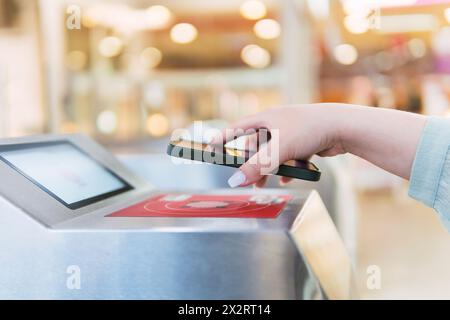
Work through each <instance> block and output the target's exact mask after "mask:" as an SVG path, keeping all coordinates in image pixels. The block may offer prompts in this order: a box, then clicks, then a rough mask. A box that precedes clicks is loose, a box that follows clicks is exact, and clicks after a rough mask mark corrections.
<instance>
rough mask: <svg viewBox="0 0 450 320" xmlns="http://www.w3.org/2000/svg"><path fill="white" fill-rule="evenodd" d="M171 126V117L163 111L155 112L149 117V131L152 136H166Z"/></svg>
mask: <svg viewBox="0 0 450 320" xmlns="http://www.w3.org/2000/svg"><path fill="white" fill-rule="evenodd" d="M169 127H170V125H169V119H167V117H166V116H165V115H164V114H162V113H154V114H152V115H151V116H149V117H148V118H147V132H148V133H149V134H151V135H152V136H155V137H161V136H164V135H165V134H167V133H168V132H169Z"/></svg>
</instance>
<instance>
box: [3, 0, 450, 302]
mask: <svg viewBox="0 0 450 320" xmlns="http://www.w3.org/2000/svg"><path fill="white" fill-rule="evenodd" d="M311 102H347V103H356V104H362V105H367V106H370V107H375V108H377V107H383V108H396V109H400V110H406V111H411V112H417V113H423V114H428V115H439V116H450V1H445V0H308V1H307V0H283V1H274V0H228V1H219V0H210V1H200V0H184V1H181V0H166V1H151V0H132V1H120V0H115V1H112V0H110V1H101V0H95V1H92V0H91V1H88V0H70V1H65V0H0V136H2V137H12V136H22V135H29V134H43V133H75V132H79V133H84V134H87V135H89V136H91V137H93V138H94V139H96V140H97V141H99V142H101V143H102V144H104V145H105V146H106V147H107V148H109V149H110V150H111V151H112V152H114V153H115V154H117V155H118V156H119V157H120V159H121V160H123V161H124V163H125V164H127V165H128V166H129V167H130V168H131V169H132V170H135V171H136V172H137V173H138V174H140V175H141V176H143V177H145V178H147V179H148V180H149V181H150V182H151V183H153V184H154V185H155V186H156V187H158V188H161V189H177V188H185V189H202V188H219V187H226V186H227V185H226V180H227V178H228V176H229V175H230V174H231V173H232V172H233V170H230V169H227V168H216V167H213V166H208V165H202V166H198V165H197V166H192V165H191V166H185V167H183V166H177V167H175V166H173V164H171V162H170V161H169V160H168V158H167V157H166V156H165V155H164V152H165V146H166V144H167V141H168V138H169V136H170V134H171V132H172V131H173V130H174V129H177V128H182V127H189V126H191V125H192V123H193V121H197V120H203V121H205V125H206V126H208V125H210V126H213V127H221V126H224V125H225V124H226V123H227V122H229V121H233V120H236V119H238V118H240V117H243V116H246V115H249V114H253V113H256V112H259V111H262V110H265V109H267V108H272V107H276V106H277V105H281V104H288V103H311ZM299 124H301V122H300V120H299ZM407 129H408V128H405V130H407ZM315 161H316V162H317V163H318V164H319V167H320V168H321V169H322V171H323V172H324V174H323V177H324V178H323V179H322V181H321V182H320V183H319V184H308V183H301V182H295V183H293V184H291V185H290V186H288V187H289V188H298V189H299V192H300V190H307V189H311V188H316V189H318V190H319V192H320V193H321V195H322V197H323V198H324V201H325V203H326V205H327V207H328V209H329V210H330V214H332V216H333V219H334V220H335V222H336V224H337V225H338V228H339V230H340V232H341V234H342V236H343V238H344V240H345V242H346V245H347V247H348V249H349V251H350V252H351V255H352V257H353V259H354V264H355V267H356V270H357V276H358V286H359V287H360V290H361V296H362V297H363V298H450V275H449V274H448V272H447V270H450V255H449V254H448V252H450V237H449V235H448V233H447V231H446V230H444V228H443V227H442V226H441V225H440V222H439V220H438V218H437V216H436V214H435V213H434V212H433V211H432V210H430V209H427V208H425V207H424V206H422V205H421V204H419V203H416V202H414V201H413V200H411V199H409V198H408V196H407V187H408V186H407V183H406V182H405V181H402V180H401V179H398V178H395V177H393V176H392V175H390V174H387V173H384V172H382V171H381V170H379V169H377V168H375V167H374V166H372V165H370V164H368V163H367V162H364V161H362V160H360V159H357V158H355V157H352V156H348V155H345V156H340V157H338V158H336V159H315ZM269 185H270V186H273V187H278V185H277V182H276V181H275V180H274V179H272V181H270V182H269ZM371 265H376V266H379V267H380V270H381V272H382V282H381V284H382V286H381V289H375V290H371V289H370V288H369V287H368V286H367V285H366V280H367V276H368V274H367V268H368V267H369V266H371Z"/></svg>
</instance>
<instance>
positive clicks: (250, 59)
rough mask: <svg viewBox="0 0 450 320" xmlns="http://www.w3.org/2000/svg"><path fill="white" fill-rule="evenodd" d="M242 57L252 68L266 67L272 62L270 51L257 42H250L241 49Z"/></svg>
mask: <svg viewBox="0 0 450 320" xmlns="http://www.w3.org/2000/svg"><path fill="white" fill-rule="evenodd" d="M241 59H242V61H244V62H245V63H246V64H248V65H249V66H250V67H252V68H258V69H261V68H265V67H267V66H268V65H269V64H270V61H271V57H270V53H269V51H267V50H266V49H264V48H261V47H260V46H258V45H256V44H249V45H247V46H245V47H244V48H243V49H242V51H241Z"/></svg>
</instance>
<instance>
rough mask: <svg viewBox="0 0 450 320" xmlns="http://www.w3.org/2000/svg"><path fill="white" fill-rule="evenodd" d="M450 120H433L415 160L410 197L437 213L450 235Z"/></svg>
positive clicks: (428, 126) (421, 141)
mask: <svg viewBox="0 0 450 320" xmlns="http://www.w3.org/2000/svg"><path fill="white" fill-rule="evenodd" d="M449 147H450V119H447V118H439V117H430V118H428V120H427V123H426V124H425V127H424V129H423V132H422V137H421V139H420V142H419V146H418V148H417V151H416V157H415V159H414V163H413V167H412V172H411V177H410V185H409V195H410V196H411V197H412V198H414V199H416V200H419V201H421V202H423V203H425V204H426V205H427V206H429V207H431V208H433V209H435V210H436V211H437V213H438V214H439V216H440V218H441V220H442V222H443V224H444V225H445V227H446V228H447V230H449V231H450V152H449Z"/></svg>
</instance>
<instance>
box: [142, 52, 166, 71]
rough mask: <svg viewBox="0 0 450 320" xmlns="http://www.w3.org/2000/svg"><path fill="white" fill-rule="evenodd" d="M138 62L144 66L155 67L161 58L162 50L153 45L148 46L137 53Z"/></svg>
mask: <svg viewBox="0 0 450 320" xmlns="http://www.w3.org/2000/svg"><path fill="white" fill-rule="evenodd" d="M139 59H140V62H141V64H142V66H144V67H145V68H149V69H152V68H155V67H157V66H158V65H159V64H160V63H161V60H162V52H161V51H160V50H159V49H158V48H155V47H148V48H145V49H144V50H142V52H141V54H140V55H139Z"/></svg>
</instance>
